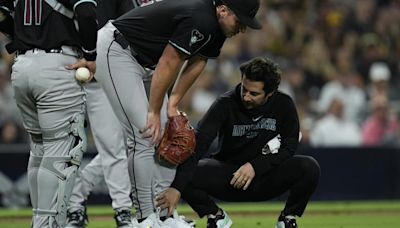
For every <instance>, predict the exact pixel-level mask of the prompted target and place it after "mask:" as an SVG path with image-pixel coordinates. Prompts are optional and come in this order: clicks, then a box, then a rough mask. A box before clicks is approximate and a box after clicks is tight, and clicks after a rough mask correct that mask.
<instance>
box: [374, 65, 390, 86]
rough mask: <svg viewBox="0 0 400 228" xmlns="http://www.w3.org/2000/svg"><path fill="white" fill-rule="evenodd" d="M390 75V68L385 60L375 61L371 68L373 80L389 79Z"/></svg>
mask: <svg viewBox="0 0 400 228" xmlns="http://www.w3.org/2000/svg"><path fill="white" fill-rule="evenodd" d="M390 76H391V73H390V69H389V67H388V65H387V64H386V63H384V62H375V63H373V64H372V65H371V67H370V68H369V78H370V80H371V81H373V82H376V81H388V80H389V79H390Z"/></svg>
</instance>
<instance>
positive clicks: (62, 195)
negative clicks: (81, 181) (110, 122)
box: [36, 115, 87, 227]
mask: <svg viewBox="0 0 400 228" xmlns="http://www.w3.org/2000/svg"><path fill="white" fill-rule="evenodd" d="M68 129H69V130H68V132H69V133H68V135H69V136H70V135H73V136H74V137H75V138H76V141H75V146H74V147H73V148H72V149H71V150H70V151H69V156H59V157H43V158H42V162H41V164H40V168H41V169H42V168H43V169H46V170H47V171H48V173H50V174H51V175H55V176H56V177H57V178H58V191H57V196H56V208H55V209H56V210H55V211H53V210H43V209H40V208H38V209H37V210H36V214H37V215H48V216H50V217H55V221H54V222H55V223H56V224H57V226H58V227H64V226H65V224H66V216H67V207H68V202H69V198H70V196H71V193H72V189H73V186H74V184H75V177H76V175H77V171H78V168H79V165H80V163H81V160H82V156H83V153H84V152H85V151H86V148H87V139H86V134H85V129H84V116H83V115H76V116H75V117H74V119H73V120H72V121H71V123H70V127H69V128H68ZM58 133H60V131H58ZM54 135H55V134H54ZM54 135H53V136H54ZM47 136H48V135H47ZM64 137H65V135H64ZM57 163H65V164H66V166H67V167H66V168H64V169H63V170H59V169H57V168H56V167H55V166H54V165H55V164H57ZM48 175H49V174H48ZM50 219H51V220H53V219H52V218H50Z"/></svg>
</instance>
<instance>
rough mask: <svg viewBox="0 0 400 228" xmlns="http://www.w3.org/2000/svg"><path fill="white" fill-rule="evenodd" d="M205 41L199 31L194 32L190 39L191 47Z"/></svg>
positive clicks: (194, 30)
mask: <svg viewBox="0 0 400 228" xmlns="http://www.w3.org/2000/svg"><path fill="white" fill-rule="evenodd" d="M203 39H204V35H203V34H201V33H200V32H199V30H197V29H193V30H192V37H191V38H190V44H189V45H190V46H192V45H193V44H195V43H197V42H199V41H202V40H203Z"/></svg>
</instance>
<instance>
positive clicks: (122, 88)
mask: <svg viewBox="0 0 400 228" xmlns="http://www.w3.org/2000/svg"><path fill="white" fill-rule="evenodd" d="M258 8H259V1H258V0H223V1H219V0H218V1H212V0H186V1H172V0H164V1H161V0H158V1H148V2H147V3H146V4H145V6H143V7H140V8H135V9H133V10H131V11H129V12H128V13H126V14H124V15H123V16H121V17H119V18H118V19H117V20H115V21H113V22H111V23H108V24H107V25H106V26H105V27H103V28H102V29H101V30H100V31H99V42H98V46H99V49H98V51H99V58H98V62H97V64H98V66H99V69H98V71H97V73H96V80H97V81H99V82H100V83H101V85H102V87H103V89H104V91H105V93H106V94H107V97H108V99H109V100H110V103H111V106H112V108H113V110H114V112H115V114H116V115H117V117H118V119H119V120H120V122H121V124H122V126H123V127H124V129H125V131H126V132H127V136H128V142H127V145H128V150H129V157H128V160H129V166H130V168H131V172H130V177H131V181H132V183H133V186H132V188H133V189H132V190H133V198H134V204H135V207H136V209H137V211H136V216H137V218H138V221H139V223H140V224H139V225H140V227H146V226H151V227H157V224H158V223H159V221H158V219H157V213H155V210H156V207H155V203H154V198H155V196H156V195H158V194H159V193H160V192H162V191H164V190H165V189H166V188H168V187H169V185H170V183H171V181H172V179H173V178H174V175H175V167H167V166H162V165H160V164H159V163H158V162H157V161H156V159H155V157H154V147H155V146H156V145H157V143H158V142H159V140H160V138H161V135H162V126H164V124H165V122H166V120H167V118H168V117H172V116H177V115H180V113H179V112H178V108H177V107H178V104H179V102H180V100H181V99H182V97H183V95H184V94H185V93H186V91H187V90H188V88H189V87H190V86H191V85H192V83H193V82H194V81H195V80H196V78H197V77H198V76H199V74H200V73H201V72H202V70H203V68H204V67H205V65H206V62H207V59H208V58H215V57H218V55H219V53H220V49H221V47H222V45H223V43H224V41H225V39H226V38H227V37H232V36H234V35H236V34H238V33H239V32H245V30H246V28H247V27H250V28H254V29H259V28H261V25H260V24H259V22H258V21H257V20H256V19H255V15H256V13H257V11H258ZM185 60H187V61H188V62H187V64H186V66H185V68H184V69H183V71H182V74H181V75H180V78H179V80H177V82H176V83H175V86H174V88H173V89H172V92H171V95H170V97H169V101H168V100H167V97H166V91H167V90H168V89H169V88H170V86H172V84H174V82H175V80H176V78H177V74H178V72H179V71H180V70H181V67H182V65H183V63H184V62H185ZM165 212H166V211H164V212H162V213H161V220H163V219H164V218H163V217H164V216H165V215H166V213H165ZM163 213H165V214H163ZM171 226H172V225H171ZM173 227H178V226H177V225H175V226H173Z"/></svg>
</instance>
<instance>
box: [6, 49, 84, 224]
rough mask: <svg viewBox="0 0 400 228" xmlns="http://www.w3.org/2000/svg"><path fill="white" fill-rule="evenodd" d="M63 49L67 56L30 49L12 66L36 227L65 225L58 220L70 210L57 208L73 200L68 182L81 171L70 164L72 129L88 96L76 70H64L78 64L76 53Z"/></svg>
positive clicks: (73, 142) (73, 138) (12, 79)
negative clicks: (25, 137) (65, 200)
mask: <svg viewBox="0 0 400 228" xmlns="http://www.w3.org/2000/svg"><path fill="white" fill-rule="evenodd" d="M63 50H65V53H64V54H61V53H46V52H44V51H42V50H36V49H35V50H30V51H27V52H26V53H25V54H23V55H19V56H18V57H17V58H16V59H15V63H14V65H13V67H12V75H11V82H12V86H13V89H14V93H15V99H16V102H17V106H18V108H19V110H20V112H21V115H22V118H23V123H24V126H25V128H26V130H27V132H28V133H29V134H30V139H31V144H30V149H31V151H30V158H29V163H28V182H29V190H30V197H31V203H32V207H33V218H32V227H34V228H38V227H51V228H53V227H59V226H62V225H63V224H59V223H60V220H59V219H56V217H57V218H59V216H61V218H63V219H62V220H64V219H65V216H66V214H65V212H66V211H61V210H60V208H57V206H59V205H60V203H63V199H62V198H64V197H65V198H69V194H70V192H71V190H72V186H71V185H69V184H68V181H67V180H70V181H71V180H73V179H74V177H75V175H74V174H71V173H70V172H69V171H71V170H74V169H75V168H77V165H75V166H74V165H71V164H69V163H68V162H67V161H66V160H67V159H68V158H70V152H71V150H72V149H73V148H74V147H75V143H76V142H77V137H76V136H74V135H73V134H72V133H71V128H72V123H73V122H74V119H76V118H77V117H79V118H82V120H83V116H84V112H85V93H84V91H83V88H82V86H81V85H80V84H79V83H78V82H77V81H76V80H75V77H74V75H75V71H74V70H67V69H65V66H66V65H69V64H73V63H75V62H76V61H77V58H76V57H75V56H73V55H74V51H73V50H72V49H71V48H68V47H63ZM75 55H76V54H75ZM82 127H83V124H82ZM81 130H83V129H81ZM64 175H65V176H64ZM63 177H65V179H63ZM71 183H73V182H70V184H71ZM64 184H66V185H64ZM60 190H61V191H62V190H64V191H65V192H64V194H62V192H60ZM60 194H61V195H60ZM64 205H65V204H64ZM65 206H66V205H65Z"/></svg>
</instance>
